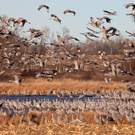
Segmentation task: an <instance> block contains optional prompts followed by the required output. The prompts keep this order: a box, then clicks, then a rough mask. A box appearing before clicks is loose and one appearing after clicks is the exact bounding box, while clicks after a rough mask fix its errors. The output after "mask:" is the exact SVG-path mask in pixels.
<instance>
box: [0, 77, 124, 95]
mask: <svg viewBox="0 0 135 135" xmlns="http://www.w3.org/2000/svg"><path fill="white" fill-rule="evenodd" d="M52 90H53V91H55V92H56V93H57V92H61V91H63V92H67V93H68V92H71V91H72V92H73V93H79V92H80V93H81V92H89V91H99V90H100V91H115V90H127V84H126V83H122V82H111V83H109V84H106V83H105V82H104V81H92V80H89V81H82V80H73V79H60V80H57V79H56V80H53V81H47V80H46V79H33V78H31V79H27V80H25V82H23V83H22V84H20V85H17V84H15V83H8V82H0V94H1V95H2V94H6V95H17V94H22V95H34V94H40V95H41V94H47V93H48V92H50V91H52Z"/></svg>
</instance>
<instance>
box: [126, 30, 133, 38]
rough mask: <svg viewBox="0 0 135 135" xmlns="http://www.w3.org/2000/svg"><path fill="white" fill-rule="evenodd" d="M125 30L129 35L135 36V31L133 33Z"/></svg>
mask: <svg viewBox="0 0 135 135" xmlns="http://www.w3.org/2000/svg"><path fill="white" fill-rule="evenodd" d="M125 32H126V33H128V34H129V36H132V37H135V33H131V32H128V31H125Z"/></svg>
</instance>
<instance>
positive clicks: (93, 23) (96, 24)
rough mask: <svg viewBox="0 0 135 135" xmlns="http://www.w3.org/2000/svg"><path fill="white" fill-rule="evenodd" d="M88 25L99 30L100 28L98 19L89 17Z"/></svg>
mask: <svg viewBox="0 0 135 135" xmlns="http://www.w3.org/2000/svg"><path fill="white" fill-rule="evenodd" d="M89 24H90V25H91V26H93V27H96V28H99V27H100V26H101V20H100V19H98V18H94V17H90V22H89Z"/></svg>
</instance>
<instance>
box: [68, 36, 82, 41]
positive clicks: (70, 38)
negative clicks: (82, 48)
mask: <svg viewBox="0 0 135 135" xmlns="http://www.w3.org/2000/svg"><path fill="white" fill-rule="evenodd" d="M67 39H68V40H72V39H73V40H75V41H78V42H79V41H80V40H79V39H78V38H76V37H72V36H71V37H68V38H67Z"/></svg>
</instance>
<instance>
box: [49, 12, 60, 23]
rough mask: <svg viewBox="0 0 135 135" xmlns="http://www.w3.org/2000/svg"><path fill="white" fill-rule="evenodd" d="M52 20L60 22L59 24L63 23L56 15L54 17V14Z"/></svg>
mask: <svg viewBox="0 0 135 135" xmlns="http://www.w3.org/2000/svg"><path fill="white" fill-rule="evenodd" d="M51 18H52V19H53V20H54V21H56V22H58V23H60V24H61V23H62V20H61V19H60V18H59V17H58V16H56V15H54V14H51Z"/></svg>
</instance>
